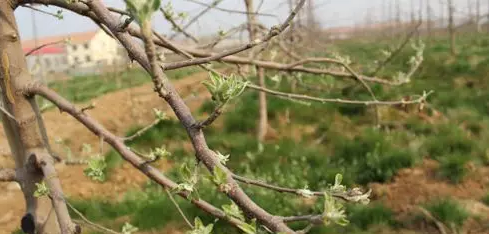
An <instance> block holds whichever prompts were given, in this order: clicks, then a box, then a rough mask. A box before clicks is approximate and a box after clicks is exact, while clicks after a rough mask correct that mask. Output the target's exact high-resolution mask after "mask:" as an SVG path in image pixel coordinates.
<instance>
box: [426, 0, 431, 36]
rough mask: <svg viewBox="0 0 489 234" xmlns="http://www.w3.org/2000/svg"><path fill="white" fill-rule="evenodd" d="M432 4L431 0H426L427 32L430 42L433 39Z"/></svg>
mask: <svg viewBox="0 0 489 234" xmlns="http://www.w3.org/2000/svg"><path fill="white" fill-rule="evenodd" d="M431 12H432V11H431V5H430V1H429V0H426V31H427V32H426V33H427V39H426V41H427V42H428V44H429V43H430V41H431Z"/></svg>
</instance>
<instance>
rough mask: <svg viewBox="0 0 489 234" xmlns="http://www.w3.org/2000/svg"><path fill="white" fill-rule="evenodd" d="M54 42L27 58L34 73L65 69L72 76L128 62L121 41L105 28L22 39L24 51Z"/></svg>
mask: <svg viewBox="0 0 489 234" xmlns="http://www.w3.org/2000/svg"><path fill="white" fill-rule="evenodd" d="M45 44H50V45H49V46H46V47H44V48H42V49H40V50H38V51H36V52H35V53H33V54H32V55H30V56H28V57H27V63H28V65H29V70H30V71H31V73H33V75H39V74H41V73H39V72H43V74H47V73H52V72H64V73H67V74H70V75H83V74H94V73H100V72H102V71H104V70H105V69H106V68H107V67H110V66H119V65H121V64H123V63H125V61H127V60H126V58H125V55H124V54H121V53H120V52H119V51H120V47H121V46H120V45H119V43H118V42H117V41H116V40H115V39H113V38H112V37H111V36H109V35H107V34H106V33H105V32H104V31H103V30H96V31H89V32H81V33H73V34H69V35H59V36H52V37H45V38H40V39H37V40H28V41H22V47H23V49H24V51H25V52H26V53H27V51H30V50H32V49H33V48H35V47H37V46H40V45H45Z"/></svg>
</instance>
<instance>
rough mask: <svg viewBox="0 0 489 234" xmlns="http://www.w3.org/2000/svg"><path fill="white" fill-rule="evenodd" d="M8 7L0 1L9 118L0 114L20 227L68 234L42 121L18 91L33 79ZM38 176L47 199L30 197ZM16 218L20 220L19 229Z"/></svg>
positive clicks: (2, 81)
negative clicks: (18, 194)
mask: <svg viewBox="0 0 489 234" xmlns="http://www.w3.org/2000/svg"><path fill="white" fill-rule="evenodd" d="M13 7H14V1H12V0H3V1H0V36H1V38H2V39H1V40H0V56H1V57H0V58H1V69H0V70H1V71H0V73H1V75H0V87H1V89H2V91H3V92H1V101H2V103H3V106H4V108H5V109H6V110H7V111H8V112H9V114H10V115H11V116H13V117H14V118H12V117H9V116H8V115H7V114H5V113H4V112H0V113H1V116H2V124H3V127H4V131H5V135H6V136H7V138H8V143H9V146H10V149H11V152H12V156H13V158H14V160H15V165H16V177H17V182H18V183H19V184H20V186H21V188H22V192H23V194H24V199H25V202H26V214H25V216H24V217H23V218H22V225H21V226H22V229H23V230H24V232H26V233H28V234H31V233H34V232H35V233H53V234H54V233H73V232H74V230H75V228H74V226H73V224H72V223H71V220H70V219H69V216H68V217H66V216H67V215H68V209H67V207H66V204H65V203H64V200H63V194H62V192H61V189H60V188H61V187H60V184H59V180H58V178H57V176H56V172H55V171H54V167H53V160H52V158H51V157H50V155H49V153H48V150H47V148H46V145H45V142H44V140H43V137H42V135H41V132H40V128H39V123H40V121H42V119H41V118H39V117H40V116H39V115H36V110H38V109H37V103H36V102H35V99H34V97H29V98H28V97H25V96H24V95H23V92H22V91H23V88H25V87H26V86H27V85H29V84H31V83H32V82H33V80H32V77H31V75H30V74H29V71H28V69H27V65H26V60H25V56H24V53H23V51H22V47H21V44H20V38H19V33H18V28H17V24H16V21H15V16H14V12H13ZM48 173H49V174H48ZM44 174H46V183H47V184H48V186H49V188H50V191H51V197H52V198H53V199H52V200H50V199H49V198H48V197H47V196H44V197H41V198H36V197H34V192H35V190H36V188H37V187H36V183H40V182H41V181H42V180H43V179H44V178H45V177H44ZM48 176H49V178H48ZM51 177H53V178H51ZM60 200H62V202H61V203H62V204H60ZM20 219H21V217H19V225H20V224H21V222H20ZM33 229H35V230H33Z"/></svg>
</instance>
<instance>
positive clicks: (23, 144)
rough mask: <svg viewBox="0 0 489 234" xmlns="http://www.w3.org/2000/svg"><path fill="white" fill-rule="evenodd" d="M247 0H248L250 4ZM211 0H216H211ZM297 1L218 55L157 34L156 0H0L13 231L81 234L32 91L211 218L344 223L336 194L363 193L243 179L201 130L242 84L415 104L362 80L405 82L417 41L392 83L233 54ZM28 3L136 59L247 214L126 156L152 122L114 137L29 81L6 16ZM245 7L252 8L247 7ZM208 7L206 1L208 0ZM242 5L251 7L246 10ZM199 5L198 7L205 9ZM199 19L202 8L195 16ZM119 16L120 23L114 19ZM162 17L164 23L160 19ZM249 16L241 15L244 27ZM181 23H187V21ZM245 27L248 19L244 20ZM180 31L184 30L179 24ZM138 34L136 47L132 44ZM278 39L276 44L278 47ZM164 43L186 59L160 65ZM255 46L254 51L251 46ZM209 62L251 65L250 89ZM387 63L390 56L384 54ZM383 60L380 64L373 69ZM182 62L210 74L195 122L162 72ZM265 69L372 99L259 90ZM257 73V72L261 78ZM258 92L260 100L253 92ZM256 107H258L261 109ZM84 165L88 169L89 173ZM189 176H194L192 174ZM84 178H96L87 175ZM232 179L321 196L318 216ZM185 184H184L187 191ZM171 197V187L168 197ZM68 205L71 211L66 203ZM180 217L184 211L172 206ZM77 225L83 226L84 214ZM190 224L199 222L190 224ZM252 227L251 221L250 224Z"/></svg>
mask: <svg viewBox="0 0 489 234" xmlns="http://www.w3.org/2000/svg"><path fill="white" fill-rule="evenodd" d="M249 1H250V2H251V0H249ZM219 2H220V1H215V2H214V4H217V3H219ZM304 3H305V0H300V1H298V3H297V5H296V6H295V7H294V9H293V10H292V11H291V12H290V15H288V16H287V17H286V19H285V21H284V22H283V23H281V24H280V25H277V26H274V27H272V28H270V29H269V30H268V31H267V33H266V34H265V35H264V36H262V37H260V38H258V36H257V35H256V34H255V33H254V29H253V28H254V27H255V25H256V24H254V23H253V25H252V26H251V27H250V28H251V30H250V32H251V33H250V36H252V37H253V38H250V39H251V41H250V42H249V43H246V44H244V45H240V46H237V47H235V48H231V49H229V50H225V51H221V52H213V51H206V50H200V49H195V48H193V47H182V46H179V45H177V44H175V43H174V42H172V41H171V40H169V39H168V38H166V37H164V36H162V35H160V34H158V33H157V32H155V31H154V30H153V29H152V25H151V17H152V15H153V13H155V12H156V11H158V10H159V9H160V6H159V5H160V1H158V0H152V1H133V0H126V4H127V7H128V10H127V11H125V10H120V9H115V8H109V7H107V6H105V4H104V3H103V2H102V1H101V0H79V1H65V0H5V1H1V2H0V17H1V21H0V35H1V38H2V39H1V40H0V53H1V60H2V61H1V62H2V63H1V67H2V69H1V76H0V77H1V79H0V80H1V81H2V82H1V83H0V87H1V90H2V94H1V96H2V98H1V101H2V103H3V106H4V107H5V108H2V109H1V110H0V112H1V115H2V120H3V121H2V124H3V125H4V129H5V132H6V135H7V137H8V142H9V146H10V148H11V151H12V156H13V158H14V159H15V162H16V168H15V169H12V168H4V169H0V181H17V182H18V183H19V184H20V185H21V188H22V191H23V193H24V199H25V201H26V215H25V216H24V217H23V218H22V221H21V228H22V230H23V231H24V232H26V233H29V234H31V233H40V234H43V233H67V234H70V233H80V231H81V230H80V227H79V226H77V225H75V224H74V223H73V221H72V220H71V218H70V216H69V213H68V207H71V206H70V205H69V203H67V201H66V199H65V198H64V196H63V191H62V189H61V186H60V181H59V178H58V177H57V174H56V171H55V168H54V163H55V160H54V159H55V158H57V157H56V156H55V155H54V154H53V152H52V151H51V150H50V147H49V143H48V142H49V141H48V140H47V134H46V129H45V128H44V124H43V119H42V116H41V114H40V113H39V109H38V107H37V104H36V100H35V97H37V96H39V97H43V98H45V99H47V100H49V101H50V102H52V103H53V104H54V105H55V106H56V107H57V108H59V110H61V111H62V112H65V113H67V114H69V115H71V116H72V117H73V118H74V119H76V120H77V121H78V122H80V123H81V124H83V125H84V126H85V127H86V128H87V129H88V130H90V131H91V132H92V133H93V134H94V135H96V136H98V137H99V138H100V140H101V142H102V143H103V142H105V143H107V144H109V145H110V146H111V147H112V148H113V149H114V150H115V151H117V152H118V153H119V154H120V155H121V156H122V158H123V159H124V160H125V161H127V162H128V163H130V164H131V165H132V166H133V167H134V168H136V169H138V170H139V171H141V172H142V173H144V174H145V175H146V176H147V177H148V178H149V179H151V180H153V181H154V182H156V183H157V184H159V185H161V186H162V187H163V188H165V189H166V190H167V191H169V190H173V191H176V192H175V193H176V194H177V195H179V196H180V197H182V198H183V199H186V200H187V201H188V202H190V203H192V204H194V205H195V206H196V207H198V208H200V209H202V210H203V211H205V212H207V213H208V214H209V215H212V216H214V217H216V218H219V219H222V220H225V221H227V222H229V223H230V224H232V225H234V226H236V227H237V228H241V229H243V228H249V227H251V226H252V225H251V224H249V222H250V220H251V219H254V220H256V222H257V223H259V225H260V226H263V227H265V228H266V229H267V230H269V231H270V232H273V233H305V232H307V231H308V230H309V229H310V228H311V227H312V226H314V225H318V224H320V223H326V224H328V223H330V222H331V221H332V222H334V223H339V224H344V223H345V219H346V216H345V215H344V210H342V209H341V208H340V207H339V206H337V205H336V202H338V201H337V199H341V200H344V201H348V202H368V199H369V195H370V192H366V193H364V192H361V190H360V189H358V188H353V189H346V188H345V187H344V186H342V185H341V184H340V182H341V179H339V177H337V180H336V181H335V184H334V185H333V186H331V187H328V188H324V189H323V191H311V190H308V189H296V188H286V187H279V186H275V185H271V184H268V183H265V182H262V181H257V180H254V179H251V178H245V177H242V176H239V175H236V174H235V173H233V172H232V169H231V168H228V167H227V166H226V164H225V162H226V156H224V155H221V154H220V153H218V152H215V151H213V150H212V149H210V148H209V146H208V145H207V143H206V138H205V135H204V131H203V129H204V128H205V127H208V126H210V125H211V124H212V123H213V122H214V121H215V120H216V119H217V118H218V117H219V116H220V115H221V114H222V108H223V107H224V106H225V105H226V104H227V103H228V101H230V100H231V99H233V98H237V97H238V96H239V95H240V94H241V93H242V92H243V91H244V90H245V89H250V90H256V91H259V92H260V93H267V94H268V95H271V96H272V95H273V96H276V97H281V98H287V99H298V100H306V101H310V102H313V101H314V102H319V103H327V102H331V103H343V104H351V105H398V104H404V105H405V104H424V102H425V101H426V98H427V96H428V95H429V93H424V94H423V95H421V96H418V97H417V98H412V99H410V101H406V100H405V99H401V100H399V101H379V100H377V99H376V98H375V95H374V94H373V92H372V90H371V89H370V86H369V83H378V84H382V85H393V86H395V85H401V84H404V83H406V82H409V79H410V78H411V77H412V75H413V74H414V73H415V71H416V70H417V68H418V67H419V65H420V64H421V62H422V59H423V57H422V54H423V47H422V46H420V47H419V48H418V49H417V50H416V55H415V56H413V58H414V59H413V60H412V61H414V62H412V63H411V67H410V68H409V71H408V72H406V73H403V76H402V77H397V78H398V79H397V80H394V81H392V80H388V79H384V78H381V77H376V76H367V75H363V74H360V73H358V72H357V71H355V69H354V68H352V67H351V66H350V61H349V60H348V59H345V58H344V57H341V56H337V57H335V58H328V57H302V56H299V55H297V54H295V53H294V52H293V51H289V50H288V49H287V48H282V49H283V50H284V56H285V55H287V56H290V57H291V60H292V58H293V60H292V62H290V63H282V62H281V61H275V60H264V59H262V58H257V57H242V56H239V55H237V54H239V53H240V52H243V51H245V50H248V49H252V48H255V47H256V48H260V50H262V49H263V50H264V49H266V48H267V47H266V46H265V45H267V46H268V45H272V43H274V41H273V39H280V34H281V33H282V32H284V31H285V30H286V29H287V28H288V26H289V25H290V23H291V22H292V21H293V20H294V18H295V16H296V15H297V14H298V13H299V11H300V9H301V8H302V7H303V6H304ZM36 4H42V5H46V6H57V7H60V8H63V9H65V10H68V11H71V12H74V13H76V14H79V15H81V16H84V17H86V18H88V19H90V20H92V21H94V22H95V23H97V25H99V26H100V27H101V28H102V29H104V30H105V31H106V32H107V33H108V34H109V35H111V36H112V37H113V38H114V39H115V40H117V41H118V42H119V43H120V44H121V45H122V46H123V47H124V48H125V50H126V51H127V53H128V54H129V57H130V58H131V59H132V60H133V61H135V62H137V63H139V64H140V65H141V67H142V68H143V69H144V70H145V71H146V72H147V73H148V74H150V76H151V81H152V82H153V90H154V92H155V95H158V96H159V97H160V98H161V99H162V100H164V101H165V102H166V103H167V104H168V105H169V106H170V107H171V110H172V111H173V112H174V113H175V116H176V117H177V118H178V120H179V121H180V123H181V125H182V127H183V128H184V129H185V131H186V132H187V135H188V136H189V138H190V141H191V143H192V146H193V149H194V151H195V157H196V161H197V166H203V167H205V168H206V169H207V171H208V172H209V173H210V174H211V175H212V181H213V182H214V184H215V187H216V189H217V190H218V191H220V192H222V193H223V194H224V195H226V196H227V197H228V198H229V199H230V200H231V201H232V202H233V203H234V204H235V205H236V207H237V208H239V211H240V212H242V213H244V214H246V217H247V219H245V218H244V217H236V216H232V215H229V214H228V213H226V212H225V211H223V210H221V209H219V208H217V207H214V206H213V205H212V204H210V203H208V202H206V201H204V200H202V199H200V198H195V197H194V196H191V195H192V192H194V190H193V186H194V185H195V183H196V181H198V179H199V177H200V176H199V174H194V175H192V178H191V179H188V181H186V184H185V186H182V184H178V183H175V182H174V181H173V180H171V179H170V178H168V177H167V176H166V175H165V174H164V173H162V172H161V171H160V170H158V169H156V168H154V167H153V166H152V164H151V163H152V162H154V160H156V159H157V157H155V159H154V160H150V161H148V160H147V159H145V158H143V157H141V155H140V154H138V153H137V152H134V151H133V150H132V149H131V148H129V147H128V146H127V145H126V143H127V141H128V139H133V138H135V137H138V136H139V135H141V134H142V132H144V131H146V130H147V129H149V128H151V126H153V125H154V123H153V124H152V125H150V126H148V127H146V128H143V129H142V130H141V131H139V132H138V133H137V134H135V135H134V136H132V137H129V138H123V137H119V136H116V135H114V134H113V133H112V132H110V131H108V130H107V129H106V128H105V127H104V126H102V125H101V124H100V123H98V122H97V120H95V119H94V118H92V117H91V116H90V115H89V114H88V113H86V110H87V108H81V109H80V108H77V107H76V106H75V105H73V104H72V103H70V102H69V101H68V100H66V99H65V98H63V97H62V96H60V95H59V94H58V93H56V92H55V91H54V90H51V89H50V88H49V87H47V86H45V85H43V84H41V83H38V82H35V81H33V80H32V77H31V75H30V74H29V72H28V71H27V67H26V60H25V56H24V54H23V52H22V49H21V43H20V40H19V33H18V28H17V25H16V23H15V22H16V21H15V16H14V10H15V9H16V8H17V7H19V6H29V7H36ZM249 5H251V4H249ZM214 6H215V5H214ZM250 9H251V10H250ZM252 9H253V8H252V7H249V9H248V10H247V12H248V16H250V15H252V14H250V12H252ZM205 11H207V8H206V10H205ZM199 15H201V14H199ZM121 16H124V17H128V19H124V18H121ZM168 20H169V21H170V20H171V19H168ZM250 22H253V20H249V23H250ZM189 24H190V22H188V23H187V25H189ZM250 24H251V23H250ZM182 29H186V27H185V26H184V27H182ZM140 40H142V41H143V42H144V44H143V45H141V44H140V43H139V41H140ZM279 44H280V43H279ZM157 47H163V48H166V49H169V50H171V51H173V52H174V53H176V54H179V55H181V56H183V57H185V59H184V60H182V61H177V62H161V61H159V60H158V59H157V53H156V48H157ZM258 52H260V51H258ZM212 61H221V62H226V63H230V64H235V65H254V66H257V67H259V69H258V76H259V77H261V78H260V79H259V85H255V84H252V83H250V82H249V81H244V80H243V79H239V78H238V77H237V76H234V75H225V74H222V73H220V72H217V71H215V70H213V69H212V68H210V67H209V66H206V64H207V63H209V62H212ZM386 61H389V60H386ZM310 63H326V64H330V65H332V66H333V68H314V67H308V66H305V65H307V64H310ZM385 64H387V62H385V63H382V66H384V65H385ZM188 66H200V67H201V68H202V69H205V70H206V71H208V72H209V76H210V80H208V81H206V82H205V83H204V84H205V85H206V87H207V89H208V90H209V92H210V93H211V94H212V97H213V100H214V101H215V104H216V108H215V109H214V111H213V112H212V113H211V114H210V115H209V116H208V117H207V118H206V119H204V120H197V119H195V117H194V116H193V115H192V113H191V111H190V109H189V107H188V106H187V105H186V104H185V102H184V99H182V97H181V96H180V94H179V92H178V91H177V90H176V89H175V88H174V86H173V84H172V82H171V81H170V79H169V78H168V77H167V76H166V74H165V72H166V71H168V70H172V69H178V68H182V67H188ZM265 69H268V70H269V71H274V72H283V73H292V72H295V73H298V72H300V73H310V74H327V75H330V76H334V77H337V78H339V79H341V78H344V79H345V80H352V81H354V82H358V83H359V84H361V85H362V86H363V87H364V88H365V89H366V90H368V92H369V93H370V94H371V96H372V100H367V101H365V100H345V99H338V98H322V97H314V96H309V95H305V94H296V93H287V92H281V91H278V90H272V89H269V88H267V87H265V86H264V72H265ZM260 74H261V75H260ZM262 97H264V96H262ZM263 103H264V104H265V105H263V106H262V107H261V108H265V109H266V100H265V101H263ZM156 152H159V153H157V154H159V155H160V156H161V155H164V152H165V149H159V151H156ZM92 167H93V165H89V168H88V169H90V170H96V168H92ZM196 173H199V172H198V170H196ZM92 176H97V173H95V174H94V175H92ZM239 183H246V184H250V185H254V186H258V187H261V188H263V189H269V190H273V191H277V192H281V193H290V194H295V195H298V196H306V197H309V196H318V197H324V198H325V199H324V200H325V206H324V207H325V210H324V211H323V212H322V213H321V214H311V215H306V216H303V215H300V216H290V217H284V216H280V215H279V214H271V213H269V212H268V211H266V210H264V209H263V208H262V207H260V206H259V205H258V204H256V203H255V202H254V201H253V200H252V199H251V198H250V197H249V196H248V195H247V194H246V192H245V191H244V190H243V189H242V187H241V186H240V184H239ZM189 187H191V188H189ZM168 194H169V196H170V198H171V199H172V200H173V198H172V197H171V193H168ZM71 208H72V207H71ZM180 213H181V215H182V216H183V218H185V220H187V218H186V217H185V215H184V214H183V213H182V212H180ZM298 221H307V222H308V223H309V224H308V225H307V226H306V228H305V229H303V230H293V229H292V228H291V227H290V226H289V225H288V224H289V223H291V222H298ZM85 222H86V223H90V222H89V221H87V220H85ZM187 223H189V226H190V227H191V228H198V227H197V226H196V225H192V224H191V223H190V222H187ZM253 228H256V226H253Z"/></svg>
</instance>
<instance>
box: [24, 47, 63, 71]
mask: <svg viewBox="0 0 489 234" xmlns="http://www.w3.org/2000/svg"><path fill="white" fill-rule="evenodd" d="M34 48H35V47H34V46H32V47H23V48H22V49H23V51H24V54H27V53H29V52H31V51H32V50H33V49H34ZM26 60H27V68H28V69H29V71H30V72H31V74H32V75H33V76H35V77H41V76H42V75H43V74H53V73H63V72H66V71H67V70H68V68H69V64H68V58H67V57H66V50H65V48H64V47H63V46H60V45H50V46H46V47H43V48H41V49H39V50H36V51H34V52H32V53H31V55H29V56H27V58H26Z"/></svg>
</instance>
